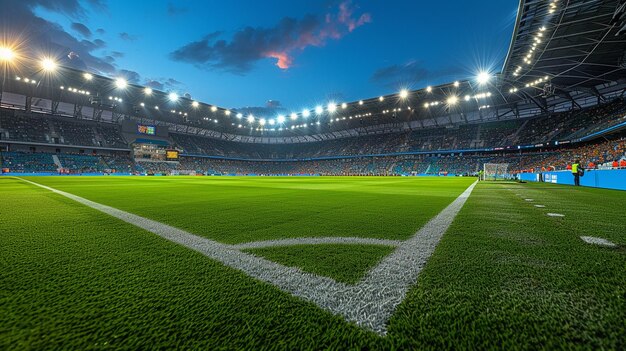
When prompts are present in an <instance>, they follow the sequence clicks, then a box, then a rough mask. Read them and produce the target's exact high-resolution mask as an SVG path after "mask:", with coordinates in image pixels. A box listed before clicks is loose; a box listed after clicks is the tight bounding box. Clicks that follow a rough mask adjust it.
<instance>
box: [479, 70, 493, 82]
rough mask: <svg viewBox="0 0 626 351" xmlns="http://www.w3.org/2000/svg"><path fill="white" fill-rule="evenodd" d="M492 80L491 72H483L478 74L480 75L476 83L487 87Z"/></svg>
mask: <svg viewBox="0 0 626 351" xmlns="http://www.w3.org/2000/svg"><path fill="white" fill-rule="evenodd" d="M490 80H491V74H489V72H487V71H482V72H480V73H478V75H477V76H476V81H477V82H478V84H480V85H485V84H487V83H489V81H490Z"/></svg>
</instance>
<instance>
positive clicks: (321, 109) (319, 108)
mask: <svg viewBox="0 0 626 351" xmlns="http://www.w3.org/2000/svg"><path fill="white" fill-rule="evenodd" d="M323 112H324V108H322V106H317V107H316V108H315V113H317V114H318V115H321V114H322V113H323Z"/></svg>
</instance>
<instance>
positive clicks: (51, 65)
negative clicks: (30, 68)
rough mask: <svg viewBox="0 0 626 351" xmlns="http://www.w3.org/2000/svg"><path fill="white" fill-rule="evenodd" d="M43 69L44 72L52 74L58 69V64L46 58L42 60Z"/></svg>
mask: <svg viewBox="0 0 626 351" xmlns="http://www.w3.org/2000/svg"><path fill="white" fill-rule="evenodd" d="M41 68H43V70H44V71H47V72H52V71H54V70H55V69H56V68H57V63H56V62H55V61H54V60H53V59H51V58H49V57H46V58H44V59H43V60H41Z"/></svg>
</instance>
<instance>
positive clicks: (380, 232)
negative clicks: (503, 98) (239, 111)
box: [0, 177, 626, 350]
mask: <svg viewBox="0 0 626 351" xmlns="http://www.w3.org/2000/svg"><path fill="white" fill-rule="evenodd" d="M28 179H29V180H31V181H34V182H37V183H40V184H44V185H47V186H50V187H53V188H55V189H59V190H63V191H66V192H69V193H72V194H75V195H78V196H81V197H84V198H86V199H89V200H92V201H95V202H98V203H101V204H105V205H108V206H112V207H115V208H118V209H121V210H124V211H127V212H131V213H134V214H137V215H140V216H143V217H147V218H150V219H153V220H156V221H159V222H163V223H166V224H169V225H172V226H175V227H178V228H181V229H184V230H186V231H189V232H191V233H194V234H196V235H199V236H203V237H207V238H210V239H213V240H216V241H219V242H222V243H225V244H241V243H246V242H252V241H264V240H280V239H290V238H301V237H307V238H322V237H361V238H374V239H391V240H404V239H407V238H409V237H410V236H412V235H413V234H414V233H415V232H416V231H417V230H418V229H419V228H421V227H422V226H423V225H424V224H425V223H427V222H428V221H429V220H430V219H431V218H433V217H434V216H435V215H437V214H438V213H439V212H440V211H441V210H442V209H444V208H445V207H446V206H447V205H448V204H450V203H451V202H452V201H453V200H454V199H455V198H456V197H457V196H459V194H461V193H462V192H463V191H464V190H465V189H466V188H467V187H468V186H469V185H470V184H471V183H472V182H473V180H474V179H471V178H386V177H362V178H361V177H346V178H342V177H328V178H326V177H311V178H278V177H270V178H263V177H259V178H248V177H241V178H239V177H223V178H220V177H215V178H206V177H162V178H161V177H84V178H83V177H32V178H28ZM0 199H1V201H0V228H1V231H0V232H1V233H0V349H2V350H23V349H26V350H28V349H33V350H46V349H50V350H53V349H64V350H70V349H80V350H89V349H115V350H123V349H129V350H138V349H207V350H208V349H434V350H441V349H450V348H453V349H462V348H474V349H476V348H479V349H486V348H497V349H572V348H581V349H626V216H624V213H626V212H625V209H626V193H624V192H619V191H610V190H602V189H589V188H573V187H568V186H559V185H552V184H516V183H479V184H478V185H477V187H476V188H475V189H474V191H473V193H472V195H471V196H470V198H469V199H468V201H467V203H466V204H465V206H464V207H463V209H462V210H461V212H460V213H459V214H458V216H457V217H456V219H455V221H454V222H453V224H452V226H451V227H450V228H449V230H448V231H447V232H446V234H445V235H444V237H443V238H442V240H441V241H440V243H439V245H438V246H437V249H436V250H435V252H434V254H433V256H432V257H431V258H430V259H429V261H428V262H427V264H426V266H425V268H424V270H423V271H422V272H421V273H420V275H419V278H418V280H417V282H416V283H415V284H414V285H413V286H412V288H411V289H410V290H409V292H408V294H407V297H406V299H405V300H404V301H403V302H402V303H401V304H400V305H399V306H398V307H397V309H396V311H395V313H394V315H393V317H392V318H391V320H390V321H389V325H388V333H387V335H385V336H381V335H378V334H376V333H373V332H370V331H367V330H365V329H362V328H360V327H358V326H356V325H354V324H352V323H349V322H346V321H345V320H344V319H342V318H341V317H338V316H335V315H333V314H331V313H330V312H327V311H325V310H323V309H321V308H319V307H318V306H316V305H315V304H313V303H310V302H307V301H304V300H301V299H299V298H296V297H293V296H291V295H290V294H288V293H285V292H283V291H281V290H280V289H278V288H276V287H274V286H272V285H271V284H268V283H264V282H260V281H258V280H255V279H253V278H250V277H248V276H247V275H246V274H244V273H242V272H240V271H238V270H236V269H233V268H229V267H225V266H224V265H222V264H221V263H219V262H216V261H213V260H211V259H209V258H207V257H205V256H203V255H201V254H199V253H197V252H195V251H191V250H189V249H187V248H185V247H182V246H179V245H176V244H173V243H171V242H168V241H166V240H164V239H162V238H160V237H158V236H156V235H154V234H152V233H150V232H147V231H144V230H142V229H139V228H137V227H134V226H133V225H131V224H128V223H125V222H122V221H120V220H118V219H115V218H113V217H110V216H108V215H106V214H103V213H101V212H98V211H96V210H94V209H91V208H89V207H86V206H84V205H82V204H79V203H77V202H74V201H72V200H70V199H67V198H65V197H63V196H60V195H58V194H54V193H52V192H50V191H48V190H45V189H41V188H38V187H36V186H33V185H31V184H28V183H25V182H23V181H20V180H18V179H14V178H4V177H0ZM525 199H533V200H534V201H525ZM536 204H542V205H545V208H538V207H535V206H534V205H536ZM547 213H559V214H563V215H565V216H564V217H549V216H548V215H547ZM580 236H596V237H602V238H605V239H608V240H610V241H612V242H613V243H616V244H617V247H615V248H607V247H601V246H596V245H590V244H587V243H585V242H583V241H582V240H581V239H580ZM246 251H247V252H250V253H253V254H254V255H258V256H262V257H265V258H267V259H269V260H273V261H275V262H278V263H281V264H284V265H288V266H292V267H299V268H300V269H302V270H303V271H307V272H312V273H314V274H318V275H323V276H328V277H331V278H333V279H336V280H338V281H342V282H345V283H348V284H353V283H355V282H356V281H358V280H359V279H361V278H362V277H363V276H364V274H365V273H366V272H367V270H368V269H370V268H371V267H372V266H374V265H376V264H377V263H378V262H379V261H380V260H381V259H383V257H385V256H386V255H388V254H389V253H390V252H391V251H393V247H390V246H383V245H361V244H359V245H353V244H351V245H346V244H319V245H308V246H304V245H296V246H285V247H282V246H277V247H268V248H256V249H247V250H246Z"/></svg>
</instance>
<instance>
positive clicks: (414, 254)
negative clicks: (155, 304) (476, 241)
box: [15, 177, 478, 335]
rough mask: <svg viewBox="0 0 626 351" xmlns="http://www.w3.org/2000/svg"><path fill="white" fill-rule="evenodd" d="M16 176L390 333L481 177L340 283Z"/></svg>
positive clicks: (360, 323)
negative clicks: (360, 274) (355, 277)
mask: <svg viewBox="0 0 626 351" xmlns="http://www.w3.org/2000/svg"><path fill="white" fill-rule="evenodd" d="M15 178H16V179H19V180H22V181H24V182H27V183H30V184H32V185H35V186H38V187H40V188H43V189H46V190H49V191H51V192H54V193H56V194H59V195H61V196H64V197H67V198H69V199H72V200H74V201H76V202H78V203H81V204H83V205H85V206H88V207H91V208H93V209H95V210H98V211H100V212H103V213H106V214H108V215H110V216H112V217H115V218H118V219H120V220H122V221H124V222H127V223H130V224H132V225H134V226H136V227H139V228H142V229H145V230H147V231H149V232H152V233H154V234H156V235H158V236H160V237H162V238H164V239H167V240H169V241H171V242H174V243H177V244H180V245H182V246H185V247H187V248H189V249H192V250H194V251H197V252H200V253H202V254H203V255H205V256H207V257H209V258H211V259H214V260H216V261H219V262H221V263H222V264H224V265H226V266H228V267H231V268H235V269H238V270H240V271H242V272H244V273H246V274H247V275H249V276H250V277H252V278H256V279H259V280H261V281H264V282H267V283H270V284H272V285H274V286H276V287H277V288H279V289H281V290H283V291H285V292H287V293H290V294H292V295H294V296H297V297H300V298H303V299H305V300H308V301H310V302H313V303H315V304H316V305H318V306H319V307H321V308H323V309H325V310H327V311H330V312H331V313H334V314H337V315H340V316H342V317H343V318H345V319H346V320H348V321H351V322H354V323H356V324H357V325H359V326H361V327H363V328H366V329H369V330H372V331H374V332H376V333H378V334H380V335H385V334H386V332H387V322H388V321H389V319H390V318H391V316H392V314H393V313H394V311H395V309H396V307H397V306H398V305H399V304H400V303H401V302H402V301H403V300H404V298H405V296H406V293H407V291H408V290H409V288H410V287H411V285H413V284H414V283H415V282H416V280H417V277H418V275H419V273H420V272H421V270H422V268H423V267H424V266H425V264H426V262H427V261H428V258H429V257H430V256H431V255H432V253H433V252H434V251H435V247H436V246H437V244H438V243H439V240H440V239H441V237H442V236H443V234H444V233H445V232H446V231H447V230H448V228H449V227H450V224H452V221H453V220H454V218H455V217H456V215H457V214H458V213H459V211H460V210H461V208H462V207H463V205H464V204H465V202H466V201H467V199H468V198H469V196H470V194H471V193H472V190H473V189H474V187H475V186H476V184H477V183H478V182H474V183H472V184H471V185H470V186H469V187H468V188H467V189H466V190H465V191H464V192H463V193H462V194H461V195H459V196H458V197H457V198H456V199H455V200H454V201H452V203H450V205H448V206H447V207H446V208H445V209H443V210H442V211H441V212H440V213H439V214H438V215H436V216H435V217H434V218H432V219H431V220H430V221H429V222H428V223H426V225H424V227H422V228H421V229H420V230H419V231H417V233H415V235H413V237H411V238H410V239H408V240H406V241H404V242H401V243H400V245H399V246H398V247H397V248H396V249H395V250H394V252H393V253H391V254H390V255H388V256H387V257H385V258H384V259H383V260H382V261H381V263H380V264H378V266H376V267H374V268H373V269H372V270H370V271H369V272H368V273H367V274H366V276H365V278H364V279H363V280H362V281H360V282H359V283H357V284H356V285H348V284H344V283H341V282H337V281H335V280H333V279H331V278H328V277H321V276H318V275H315V274H311V273H306V272H303V271H301V270H299V269H298V268H292V267H286V266H283V265H281V264H278V263H275V262H272V261H269V260H266V259H264V258H261V257H256V256H254V255H251V254H247V253H244V252H241V251H239V250H237V249H235V248H233V246H232V245H226V244H222V243H219V242H216V241H213V240H210V239H207V238H203V237H199V236H197V235H194V234H191V233H189V232H186V231H184V230H181V229H178V228H174V227H172V226H169V225H167V224H163V223H160V222H157V221H154V220H151V219H148V218H144V217H141V216H137V215H134V214H132V213H128V212H125V211H122V210H118V209H116V208H114V207H110V206H106V205H102V204H99V203H97V202H93V201H91V200H87V199H85V198H82V197H80V196H76V195H73V194H70V193H67V192H64V191H61V190H57V189H54V188H51V187H48V186H45V185H42V184H38V183H35V182H32V181H29V180H26V179H22V178H19V177H15Z"/></svg>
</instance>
